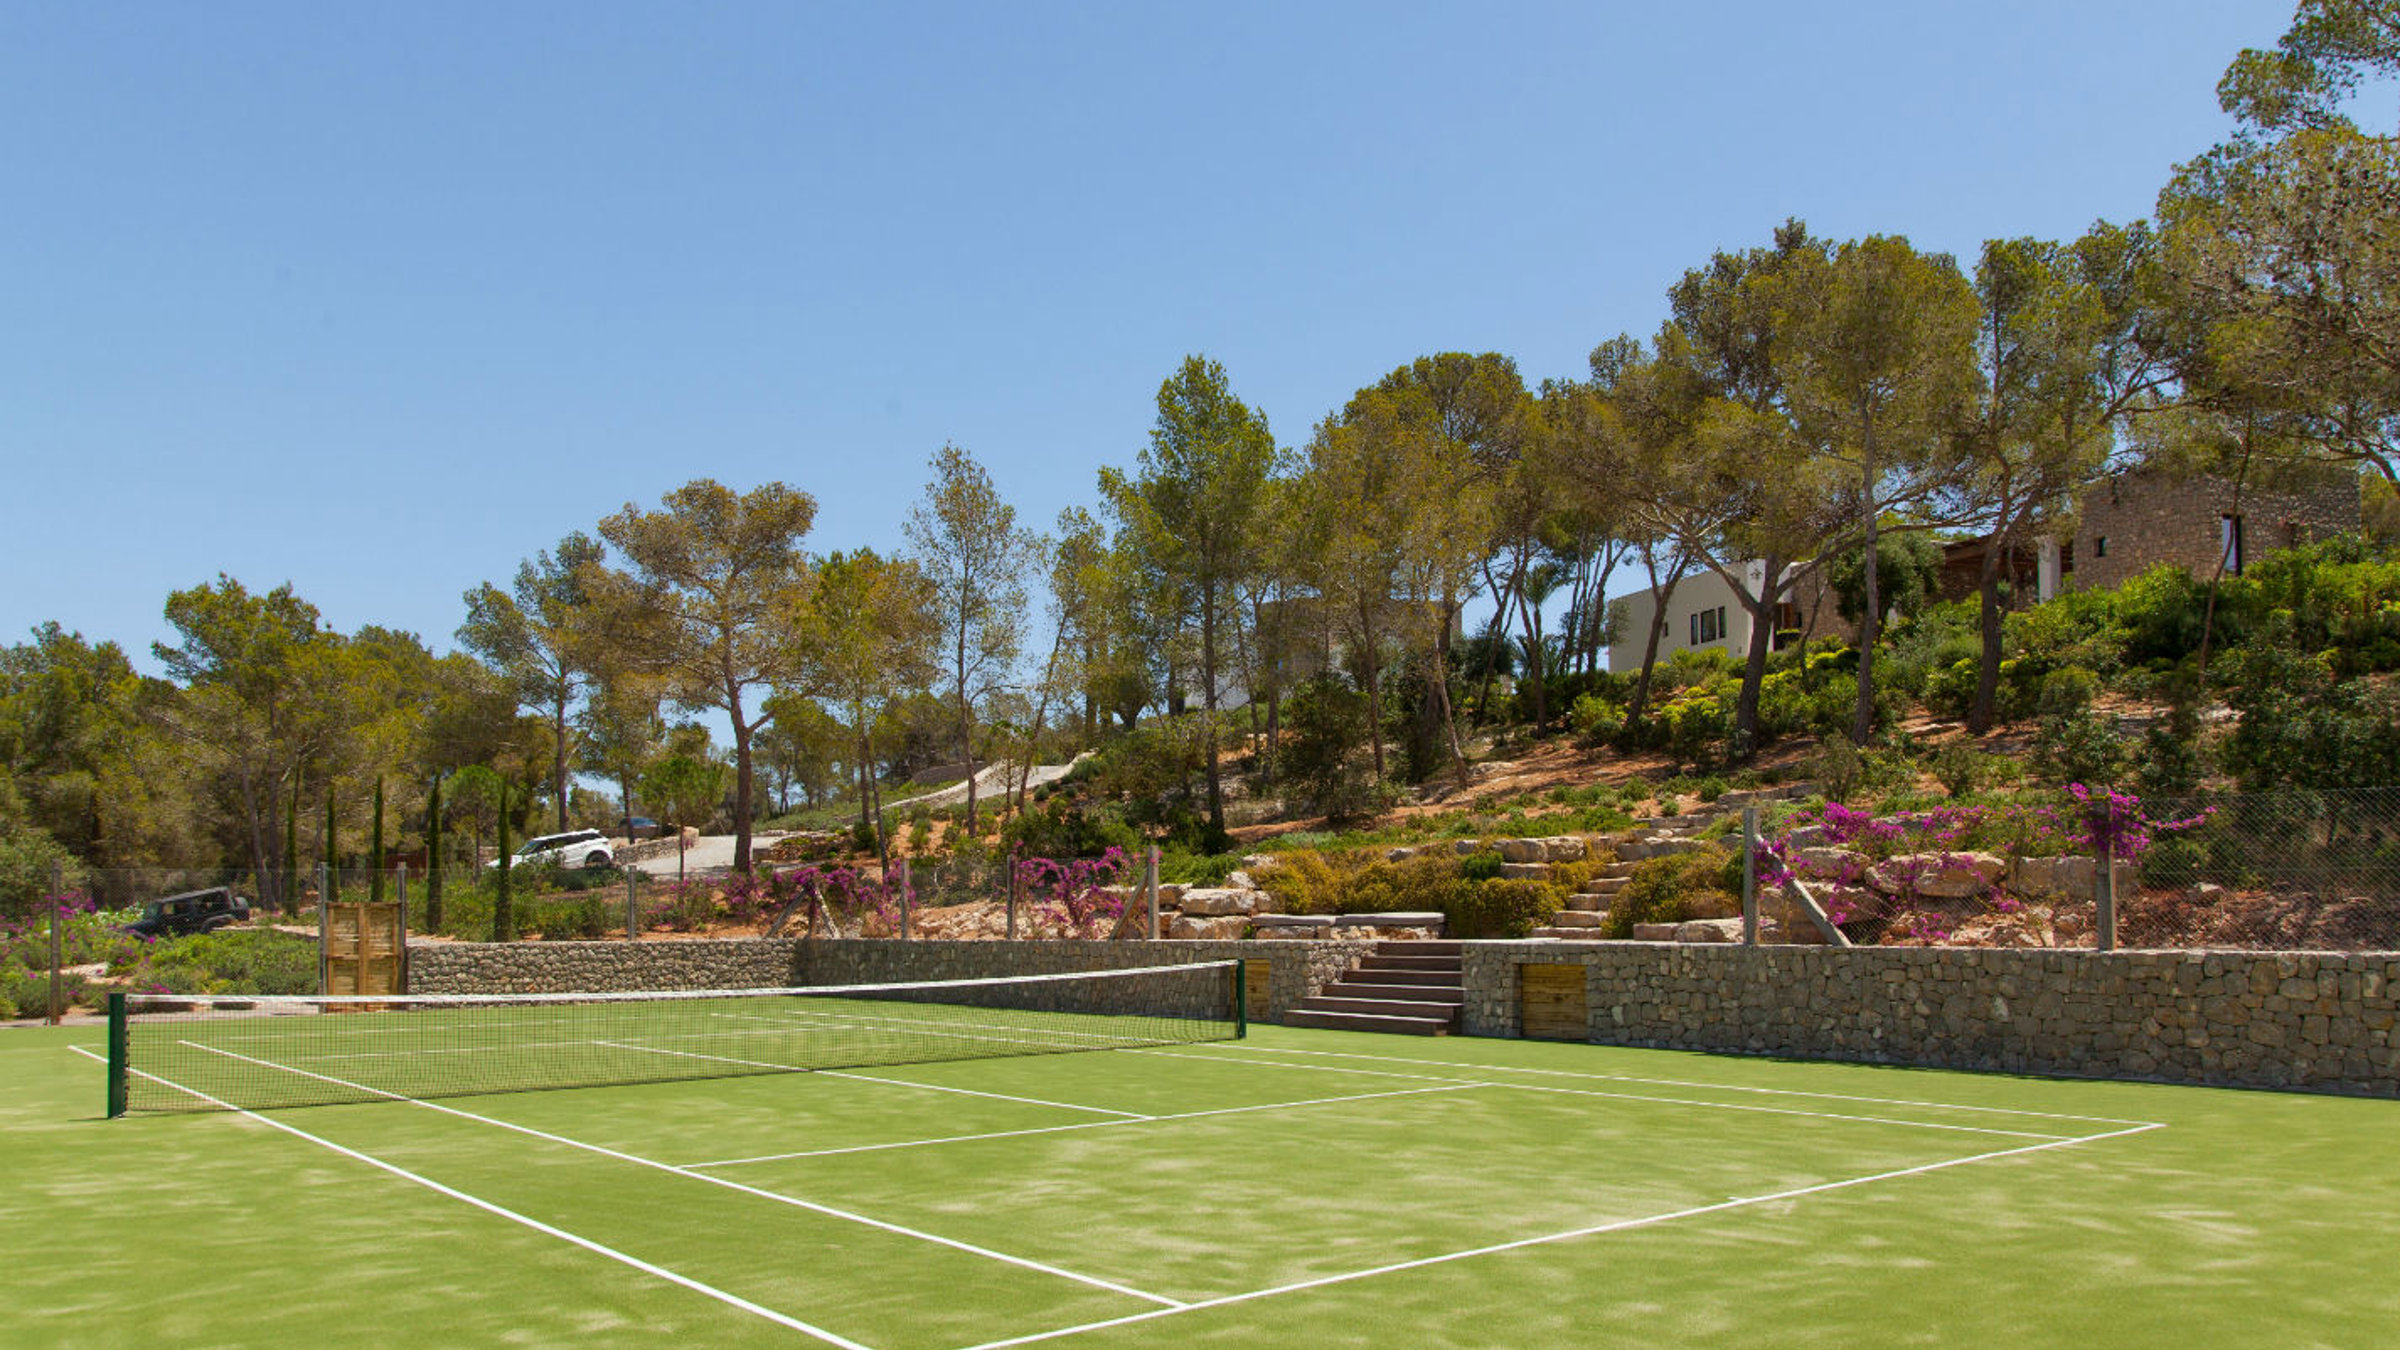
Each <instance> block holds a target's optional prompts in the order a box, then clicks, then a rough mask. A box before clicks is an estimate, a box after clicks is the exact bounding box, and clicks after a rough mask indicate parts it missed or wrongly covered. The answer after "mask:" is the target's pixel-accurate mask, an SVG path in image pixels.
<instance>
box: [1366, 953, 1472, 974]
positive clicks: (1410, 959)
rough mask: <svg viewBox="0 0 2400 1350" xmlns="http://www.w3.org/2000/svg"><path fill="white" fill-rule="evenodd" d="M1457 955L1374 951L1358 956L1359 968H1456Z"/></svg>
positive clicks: (1457, 963)
mask: <svg viewBox="0 0 2400 1350" xmlns="http://www.w3.org/2000/svg"><path fill="white" fill-rule="evenodd" d="M1462 959H1463V958H1461V957H1458V956H1386V955H1384V954H1383V953H1382V952H1376V953H1374V954H1372V955H1369V956H1363V957H1360V958H1359V962H1358V968H1359V969H1360V970H1456V969H1458V968H1459V962H1460V961H1461V960H1462Z"/></svg>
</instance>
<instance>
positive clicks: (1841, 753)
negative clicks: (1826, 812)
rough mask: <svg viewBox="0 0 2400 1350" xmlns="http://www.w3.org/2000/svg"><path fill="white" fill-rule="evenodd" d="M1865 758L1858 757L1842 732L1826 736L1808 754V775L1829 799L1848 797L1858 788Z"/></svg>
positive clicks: (1863, 773)
mask: <svg viewBox="0 0 2400 1350" xmlns="http://www.w3.org/2000/svg"><path fill="white" fill-rule="evenodd" d="M1866 772H1867V764H1866V761H1865V760H1863V759H1860V758H1859V757H1858V747H1857V746H1855V745H1852V744H1851V743H1850V738H1849V737H1848V736H1845V735H1841V734H1838V733H1837V734H1835V735H1831V736H1827V737H1826V738H1825V739H1824V740H1823V741H1821V742H1819V743H1818V745H1817V749H1816V753H1815V754H1812V755H1810V756H1809V763H1808V776H1809V777H1811V778H1814V779H1816V780H1817V786H1818V787H1820V788H1822V789H1824V791H1825V796H1826V797H1827V799H1829V800H1831V801H1837V802H1843V801H1848V800H1850V794H1851V793H1853V792H1856V791H1858V785H1859V780H1860V779H1862V778H1864V777H1865V776H1866Z"/></svg>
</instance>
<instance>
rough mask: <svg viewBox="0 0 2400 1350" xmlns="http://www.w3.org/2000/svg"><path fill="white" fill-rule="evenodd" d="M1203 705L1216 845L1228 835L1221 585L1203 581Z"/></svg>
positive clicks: (1211, 820) (1211, 826) (1210, 810)
mask: <svg viewBox="0 0 2400 1350" xmlns="http://www.w3.org/2000/svg"><path fill="white" fill-rule="evenodd" d="M1200 685H1201V689H1200V706H1201V708H1202V709H1203V711H1204V715H1205V716H1206V717H1207V718H1208V726H1207V729H1206V731H1205V733H1204V734H1203V737H1202V743H1203V745H1204V747H1205V749H1204V751H1203V753H1205V754H1206V755H1207V756H1208V833H1209V836H1210V838H1209V843H1210V846H1211V847H1212V848H1213V847H1215V846H1216V845H1217V844H1219V843H1221V842H1222V841H1223V840H1224V838H1225V792H1224V786H1223V784H1222V783H1220V782H1219V780H1218V777H1217V587H1216V582H1215V581H1214V580H1213V579H1203V580H1202V581H1201V583H1200Z"/></svg>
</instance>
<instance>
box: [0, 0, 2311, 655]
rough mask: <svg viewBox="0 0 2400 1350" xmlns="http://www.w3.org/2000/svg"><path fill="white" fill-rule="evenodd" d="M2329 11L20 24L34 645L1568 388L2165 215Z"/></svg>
mask: <svg viewBox="0 0 2400 1350" xmlns="http://www.w3.org/2000/svg"><path fill="white" fill-rule="evenodd" d="M2290 12H2291V5H2290V4H2289V2H2288V0H2238V2H2237V0H2108V2H2107V3H2098V4H2095V3H2092V2H2091V0H2077V2H2075V3H2055V2H2053V0H2015V2H2014V3H2011V4H2007V5H1990V4H1981V5H1969V4H1963V3H1959V4H1953V3H1948V2H1947V0H1916V2H1915V3H1897V2H1896V3H1873V4H1846V5H1843V4H1825V5H1792V4H1788V3H1780V4H1749V3H1720V4H1712V5H1689V6H1662V5H1654V4H1642V5H1633V4H1617V3H1596V2H1595V3H1584V4H1559V5H1552V4H1532V3H1499V4H1483V5H1468V4H1463V3H1461V4H1451V5H1417V4H1370V5H1356V4H1289V3H1287V4H1255V5H1254V4H1233V3H1219V4H1211V5H1178V6H1165V5H1153V4H1095V5H1088V6H1063V5H1049V4H1012V5H954V6H953V5H889V6H843V7H839V8H836V7H832V6H809V5H801V4H796V3H774V4H750V5H745V4H664V3H660V4H654V5H644V6H631V5H622V4H603V3H552V4H532V3H480V4H464V3H459V4H452V3H432V2H430V0H412V3H408V4H398V5H327V4H291V5H264V4H242V3H230V2H227V3H211V4H207V5H189V4H157V5H141V4H115V5H105V6H102V5H91V4H84V3H48V2H46V0H16V2H15V3H12V4H10V5H8V6H6V7H5V8H0V127H5V128H7V130H6V132H5V133H0V182H4V183H5V185H6V187H5V192H6V197H5V201H6V202H7V205H6V207H5V209H0V315H5V320H4V321H0V461H4V462H5V466H6V478H5V481H6V483H7V486H8V493H7V501H8V507H9V509H8V512H7V517H8V519H7V525H6V528H5V529H0V577H5V578H6V580H7V583H8V584H6V585H5V586H0V633H5V634H7V635H8V640H14V639H15V638H16V636H17V635H20V634H22V633H23V632H24V630H26V629H27V628H28V627H30V626H31V625H33V624H35V623H38V622H41V621H43V620H47V619H57V620H59V621H60V622H62V623H64V624H66V625H67V626H69V627H71V628H76V629H80V630H82V631H83V632H85V633H86V634H87V635H89V636H92V637H95V638H99V637H110V638H115V639H117V640H119V641H122V642H124V643H125V644H126V646H127V647H128V648H129V649H130V650H132V651H133V652H134V653H135V654H136V655H137V657H138V658H141V659H143V660H144V661H145V663H146V662H147V647H148V644H149V642H150V641H152V640H153V639H156V638H160V637H163V636H166V630H165V626H164V624H163V621H162V620H161V618H160V606H161V603H162V602H163V600H164V599H165V596H166V594H167V592H168V591H170V590H172V589H175V588H177V587H182V586H189V585H193V584H196V583H198V582H201V581H204V580H207V579H209V578H211V577H213V576H214V575H215V574H216V573H217V572H219V571H224V572H228V573H231V574H232V575H234V576H236V577H238V578H240V579H241V580H243V581H244V582H245V583H248V584H250V585H252V586H254V587H266V586H271V585H274V584H276V583H279V582H283V581H290V582H292V583H294V584H295V585H296V587H297V588H298V590H299V591H300V593H301V594H302V595H304V596H306V597H307V598H309V599H310V600H312V601H314V602H315V603H317V604H318V605H319V606H320V607H322V609H323V610H324V612H325V615H326V617H327V619H328V620H329V621H330V622H332V623H334V624H335V625H337V626H339V627H342V628H345V629H348V628H354V627H356V626H358V625H360V624H363V623H381V624H386V625H390V626H394V627H400V628H406V629H410V630H413V631H416V632H418V633H420V634H422V635H424V636H425V637H426V638H427V639H428V640H429V641H430V642H432V643H433V644H434V645H435V646H436V647H437V649H438V648H445V647H447V646H448V644H449V642H450V635H451V632H452V630H453V629H454V628H455V626H456V625H457V623H458V620H459V618H460V601H459V596H460V592H462V591H463V590H465V589H466V588H468V587H469V586H471V585H473V584H475V583H476V582H478V581H481V580H484V579H487V578H489V579H495V580H505V578H506V577H507V576H508V575H509V573H510V572H512V571H513V569H514V567H515V565H516V563H517V561H518V560H519V559H520V558H522V557H525V556H527V555H529V554H530V553H532V552H533V551H534V550H535V549H537V548H542V547H545V546H547V545H549V544H551V543H552V542H554V541H555V540H556V539H557V538H558V537H559V536H560V535H561V534H563V533H565V532H567V531H569V530H573V529H590V528H591V527H592V525H593V523H594V522H595V521H597V520H598V519H599V518H600V517H601V516H602V515H604V514H607V513H608V512H610V511H612V510H614V509H616V508H617V507H619V506H621V505H623V504H624V503H625V502H627V501H629V500H632V501H640V502H643V503H645V504H647V503H650V502H653V501H655V499H656V498H657V496H658V495H659V494H660V493H661V492H663V491H665V490H666V489H668V488H671V487H673V486H675V485H677V484H679V483H682V482H683V481H685V480H686V479H689V478H693V477H698V476H703V475H706V476H711V477H715V478H718V479H721V480H723V481H726V482H729V483H732V484H735V485H738V486H743V487H747V486H750V485H752V484H755V483H757V482H759V481H762V480H766V479H775V478H779V479H782V480H784V481H787V482H790V483H792V484H794V485H796V486H799V487H801V488H804V489H806V490H807V491H809V492H811V493H813V494H815V495H816V497H817V499H818V501H819V503H820V506H821V510H820V514H819V520H818V526H817V529H816V531H815V533H814V535H813V536H812V538H811V541H810V542H811V543H812V545H813V546H815V547H818V548H826V549H829V548H836V547H853V546H857V545H862V544H866V545H874V546H877V547H887V548H888V547H895V546H897V545H898V544H899V542H900V528H899V526H900V520H901V518H902V516H903V515H904V514H905V512H906V508H907V505H908V503H909V502H910V501H911V500H912V499H913V498H914V497H915V496H916V495H917V493H918V492H919V491H920V490H921V487H922V485H923V482H924V479H925V464H926V460H927V458H928V457H929V456H930V455H931V454H932V453H933V451H934V450H936V449H937V448H938V447H939V446H940V445H941V444H942V443H943V442H944V441H955V442H957V443H959V444H961V445H964V446H966V447H967V448H968V449H970V450H971V451H973V452H974V453H975V454H976V455H977V456H978V457H979V458H981V459H982V460H983V461H984V463H985V464H986V465H988V466H989V467H990V468H991V470H992V472H993V474H994V476H995V478H996V479H997V480H998V482H999V484H1000V486H1001V487H1002V489H1003V491H1005V492H1006V493H1007V494H1008V495H1009V496H1010V497H1011V498H1012V499H1013V500H1014V501H1016V502H1017V503H1018V505H1019V507H1020V510H1021V512H1022V514H1023V516H1024V518H1026V519H1027V520H1028V521H1029V522H1031V523H1033V524H1036V525H1047V524H1048V522H1049V521H1050V520H1051V519H1053V518H1054V517H1055V515H1056V514H1057V512H1058V510H1059V509H1060V508H1061V507H1063V506H1067V505H1072V504H1079V503H1081V504H1088V503H1091V502H1092V501H1093V499H1094V487H1093V481H1094V475H1095V471H1096V470H1097V469H1098V468H1099V467H1100V466H1101V465H1102V464H1120V465H1122V464H1127V463H1130V462H1131V460H1132V458H1133V456H1134V455H1135V454H1136V453H1137V452H1138V450H1139V449H1140V447H1141V445H1142V444H1143V442H1144V437H1145V435H1146V432H1147V429H1148V427H1149V424H1150V420H1151V416H1152V411H1153V405H1152V398H1153V396H1154V394H1155V392H1156V390H1157V387H1158V383H1159V381H1160V380H1161V379H1162V378H1163V377H1165V376H1166V375H1167V374H1168V373H1169V372H1170V371H1171V370H1172V369H1173V367H1174V366H1175V364H1176V363H1177V362H1178V361H1179V360H1180V359H1181V357H1182V356H1183V355H1184V354H1185V353H1187V352H1205V353H1207V354H1209V355H1211V356H1213V357H1215V358H1216V359H1218V360H1220V361H1222V362H1223V363H1224V364H1225V365H1226V367H1227V369H1228V371H1229V372H1230V374H1231V376H1232V378H1233V381H1234V385H1235V388H1236V389H1237V391H1239V392H1240V393H1241V394H1242V395H1243V396H1244V397H1245V398H1247V399H1248V400H1249V401H1251V402H1253V403H1256V404H1258V405H1260V406H1261V407H1263V408H1264V409H1265V410H1266V412H1267V414H1268V416H1269V418H1270V419H1271V421H1272V423H1273V426H1274V429H1275V431H1276V433H1277V436H1278V438H1279V439H1280V440H1282V441H1283V442H1284V443H1286V444H1298V443H1300V442H1301V441H1303V440H1305V439H1306V437H1307V434H1308V430H1309V427H1310V425H1311V424H1312V423H1313V422H1314V421H1315V420H1316V419H1317V418H1319V417H1320V416H1322V415H1323V414H1324V413H1325V412H1326V411H1327V410H1329V409H1331V408H1333V407H1335V406H1337V405H1338V404H1339V403H1340V402H1341V401H1342V400H1343V399H1344V398H1346V397H1347V396H1348V394H1349V393H1350V392H1351V391H1352V390H1353V389H1355V388H1356V387H1358V386H1359V385H1361V384H1365V383H1368V382H1371V381H1372V380H1374V379H1375V378H1377V377H1379V376H1380V375H1382V374H1383V373H1384V372H1385V371H1387V370H1389V369H1391V368H1392V367H1394V366H1396V365H1399V364H1401V363H1403V362H1405V361H1407V360H1409V359H1411V358H1413V357H1415V356H1417V355H1420V354H1423V353H1427V352H1433V351H1442V350H1461V349H1463V350H1469V351H1484V350H1497V351H1501V352H1506V353H1509V354H1510V355H1513V356H1514V357H1515V358H1516V359H1517V361H1518V362H1519V364H1520V366H1521V368H1522V369H1523V370H1524V372H1525V374H1526V376H1527V378H1528V380H1529V381H1531V380H1535V379H1539V378H1540V377H1542V376H1546V375H1575V374H1580V373H1581V372H1582V369H1583V358H1584V355H1585V353H1586V352H1588V351H1589V350H1590V348H1591V347H1592V346H1593V345H1594V344H1595V343H1596V342H1598V341H1599V340H1601V339H1603V338H1606V337H1608V336H1610V335H1612V334H1614V333H1617V332H1619V331H1623V330H1631V331H1633V332H1635V333H1637V334H1647V333H1649V332H1650V331H1651V330H1653V329H1654V328H1655V326H1656V325H1657V323H1658V321H1659V319H1660V317H1661V315H1662V313H1663V308H1664V306H1663V302H1662V299H1661V297H1662V294H1663V292H1664V290H1665V288H1666V286H1667V285H1668V283H1669V282H1671V281H1672V280H1673V279H1674V278H1675V277H1676V276H1677V275H1678V274H1679V273H1680V272H1681V271H1682V270H1683V269H1685V268H1687V267H1690V266H1693V265H1695V264H1697V263H1699V262H1701V261H1703V260H1704V259H1705V258H1706V257H1707V255H1708V253H1709V251H1710V250H1712V249H1714V248H1718V247H1744V246H1747V245H1750V244H1752V243H1756V242H1761V241H1763V240H1764V239H1765V237H1766V235H1767V233H1768V231H1769V229H1770V228H1771V227H1772V226H1773V225H1774V224H1775V223H1776V222H1778V221H1780V220H1782V219H1784V218H1785V217H1787V216H1793V215H1797V216H1801V217H1803V218H1805V219H1806V220H1807V221H1808V222H1809V223H1810V225H1811V227H1812V228H1813V229H1814V230H1815V231H1816V232H1818V233H1820V234H1826V235H1832V236H1835V237H1848V236H1853V235H1860V234H1866V233H1872V232H1881V233H1899V234H1906V235H1908V236H1910V237H1911V238H1912V239H1914V240H1915V241H1916V242H1917V243H1918V244H1919V245H1920V246H1922V247H1930V248H1943V249H1949V250H1953V251H1956V252H1958V253H1960V254H1961V255H1962V256H1971V255H1972V253H1973V252H1974V250H1975V249H1976V247H1977V246H1978V244H1979V243H1980V241H1982V240H1983V239H1984V238H1986V237H1989V236H1997V235H2017V234H2033V235H2044V236H2061V235H2071V234H2073V233H2074V232H2076V231H2078V230H2079V229H2081V228H2082V227H2083V226H2084V225H2085V224H2087V223H2088V222H2089V221H2091V220H2092V219H2094V218H2095V217H2102V216H2105V217H2109V218H2112V219H2125V218H2129V217H2133V216H2138V215H2141V214H2143V213H2145V212H2146V211H2147V210H2148V209H2149V208H2150V206H2151V204H2152V202H2153V199H2154V197H2155V195H2156V192H2157V190H2158V187H2159V185H2160V184H2161V183H2162V182H2163V181H2164V179H2165V177H2166V175H2167V173H2168V171H2169V169H2170V167H2171V166H2172V165H2173V164H2174V163H2175V162H2176V161H2178V160H2180V159H2183V158H2187V157H2189V156H2191V155H2193V154H2195V153H2197V152H2199V151H2200V150H2202V149H2204V148H2206V147H2207V146H2208V145H2209V144H2210V143H2212V142H2214V141H2215V140H2217V139H2219V138H2220V137H2221V136H2222V135H2223V134H2224V132H2225V130H2226V129H2227V123H2226V120H2225V119H2224V117H2223V116H2222V115H2221V114H2220V113H2219V112H2218V111H2217V108H2216V104H2215V97H2214V88H2215V82H2216V78H2217V76H2218V74H2219V73H2220V72H2221V71H2222V70H2223V68H2224V66H2225V63H2226V62H2227V61H2228V60H2229V59H2230V58H2231V57H2232V55H2233V54H2234V52H2235V51H2236V50H2238V49H2239V48H2241V47H2242V46H2245V45H2254V46H2268V45H2272V43H2273V41H2274V39H2275V38H2276V37H2277V36H2278V35H2279V34H2280V33H2281V32H2282V30H2283V28H2284V26H2285V24H2286V22H2287V21H2288V19H2289V17H2290Z"/></svg>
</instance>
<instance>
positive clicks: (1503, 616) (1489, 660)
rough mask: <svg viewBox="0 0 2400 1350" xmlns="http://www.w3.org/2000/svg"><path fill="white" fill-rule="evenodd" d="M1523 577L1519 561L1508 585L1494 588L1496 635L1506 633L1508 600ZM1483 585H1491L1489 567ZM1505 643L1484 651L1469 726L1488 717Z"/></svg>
mask: <svg viewBox="0 0 2400 1350" xmlns="http://www.w3.org/2000/svg"><path fill="white" fill-rule="evenodd" d="M1524 575H1525V567H1524V563H1523V561H1522V560H1521V559H1520V560H1519V561H1518V563H1517V565H1516V567H1515V569H1514V570H1513V571H1511V572H1510V573H1509V576H1508V584H1507V585H1505V586H1501V587H1497V588H1495V589H1496V599H1495V601H1494V608H1493V611H1492V612H1493V616H1494V621H1493V627H1494V629H1495V630H1496V631H1497V632H1498V633H1502V634H1505V633H1506V632H1507V631H1508V606H1509V602H1510V598H1511V597H1512V596H1513V595H1514V594H1515V593H1516V589H1517V582H1518V580H1519V579H1520V578H1521V577H1523V576H1524ZM1483 584H1484V585H1486V586H1490V585H1491V584H1492V569H1491V568H1490V567H1489V566H1486V567H1484V569H1483ZM1506 641H1507V638H1506V637H1502V638H1500V640H1499V641H1497V642H1494V643H1492V644H1491V645H1490V646H1488V647H1486V648H1485V649H1484V653H1483V679H1482V681H1481V682H1480V683H1479V684H1478V685H1477V686H1476V690H1475V720H1474V722H1473V723H1471V724H1470V725H1473V726H1478V727H1480V726H1482V725H1483V719H1484V718H1485V717H1486V716H1487V715H1489V712H1490V709H1491V704H1492V677H1493V676H1494V675H1496V674H1498V673H1499V670H1500V644H1501V643H1502V642H1506Z"/></svg>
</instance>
